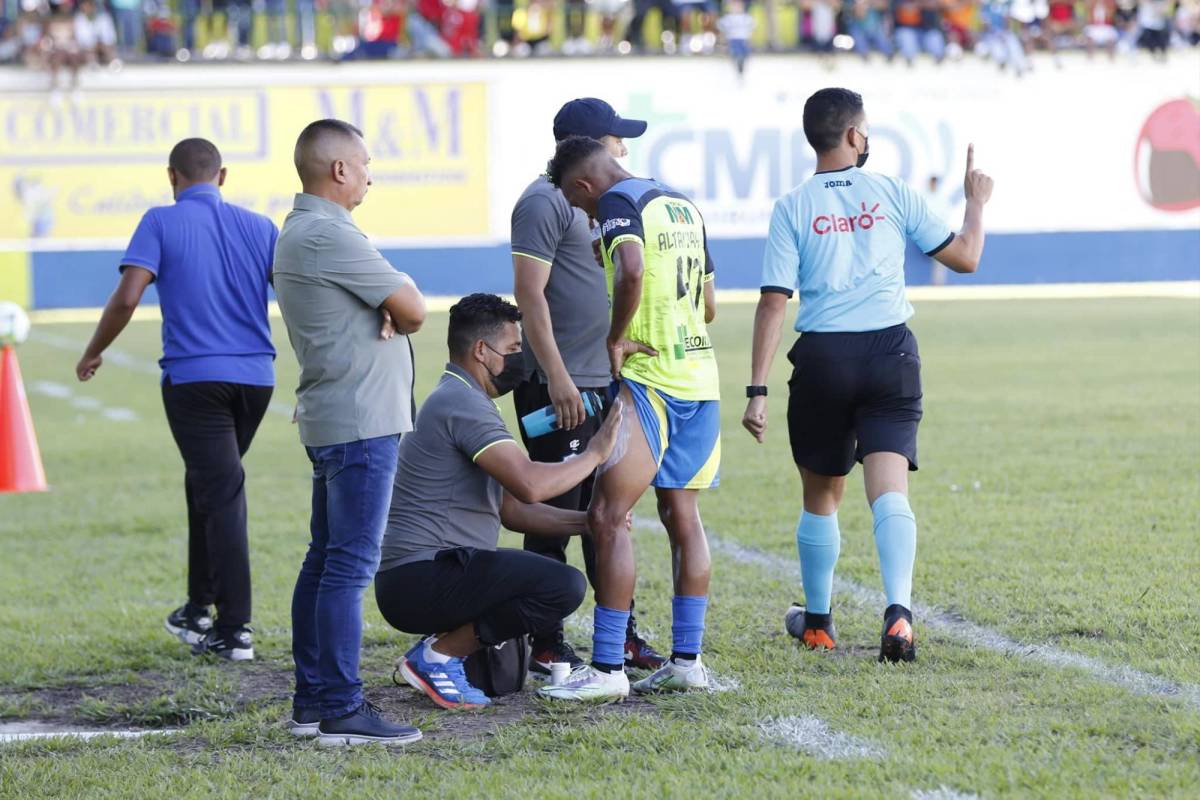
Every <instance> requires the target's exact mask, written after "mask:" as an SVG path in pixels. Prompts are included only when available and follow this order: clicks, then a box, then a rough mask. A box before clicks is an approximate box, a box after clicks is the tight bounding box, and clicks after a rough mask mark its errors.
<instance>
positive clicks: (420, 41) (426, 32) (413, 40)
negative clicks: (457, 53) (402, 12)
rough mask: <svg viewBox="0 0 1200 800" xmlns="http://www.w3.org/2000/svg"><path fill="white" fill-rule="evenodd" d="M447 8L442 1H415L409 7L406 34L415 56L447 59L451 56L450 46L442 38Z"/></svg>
mask: <svg viewBox="0 0 1200 800" xmlns="http://www.w3.org/2000/svg"><path fill="white" fill-rule="evenodd" d="M445 13H446V7H445V6H444V5H443V4H442V0H415V2H413V3H412V4H411V5H410V6H409V13H408V19H407V20H405V32H406V33H407V34H408V44H409V47H410V48H411V51H412V53H413V54H414V55H430V56H437V57H438V58H446V57H448V56H450V55H451V52H452V51H451V49H450V45H449V44H447V43H446V40H445V39H443V38H442V20H443V17H444V16H445Z"/></svg>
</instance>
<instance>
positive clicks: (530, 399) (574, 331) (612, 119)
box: [512, 97, 664, 675]
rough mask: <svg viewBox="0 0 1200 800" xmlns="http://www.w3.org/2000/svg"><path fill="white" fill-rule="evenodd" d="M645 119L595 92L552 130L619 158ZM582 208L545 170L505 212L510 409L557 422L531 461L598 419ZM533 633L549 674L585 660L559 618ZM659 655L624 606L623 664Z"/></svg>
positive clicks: (537, 442)
mask: <svg viewBox="0 0 1200 800" xmlns="http://www.w3.org/2000/svg"><path fill="white" fill-rule="evenodd" d="M645 131H646V123H645V122H643V121H641V120H634V119H621V117H619V116H617V112H615V111H614V110H613V108H612V106H610V105H609V104H608V103H606V102H604V101H603V100H597V99H595V98H590V97H589V98H583V99H580V100H572V101H570V102H569V103H567V104H566V105H564V106H563V107H562V108H561V109H560V110H559V112H558V114H557V115H556V116H555V117H554V139H555V141H562V140H563V139H565V138H567V137H568V136H588V137H591V138H593V139H596V140H597V141H599V142H600V143H601V144H603V145H604V148H605V150H607V151H608V152H609V153H610V154H611V155H612V156H613V157H614V158H622V157H624V156H625V155H626V154H627V153H628V152H629V151H628V150H626V149H625V143H624V141H623V139H624V138H627V137H634V136H641V135H642V134H643V133H644V132H645ZM592 243H593V237H592V232H591V230H590V225H589V222H588V216H587V214H585V213H583V212H582V211H580V210H579V209H577V208H572V207H571V205H570V204H569V203H568V202H567V200H566V198H565V197H563V194H562V192H560V191H559V190H558V189H557V188H556V187H555V186H553V185H552V184H551V183H550V181H549V180H548V179H547V178H546V176H545V175H539V176H538V177H537V179H536V180H534V181H533V183H531V184H529V186H528V187H527V188H526V189H525V192H524V193H523V194H522V195H521V198H520V199H519V200H517V204H516V206H515V207H514V208H513V212H512V250H513V254H512V255H513V276H514V281H513V283H514V287H513V294H514V295H515V296H516V298H517V305H518V306H519V307H520V310H521V315H522V317H523V320H524V325H523V326H522V327H523V334H524V338H525V347H524V352H525V376H526V379H525V380H524V381H523V382H522V383H521V384H520V385H519V386H517V388H516V389H515V390H514V391H513V401H514V405H515V406H516V411H517V418H518V419H520V418H521V417H523V416H525V415H526V414H529V413H531V412H534V411H537V410H538V409H540V408H545V407H546V406H548V405H553V406H554V412H555V414H556V416H557V417H558V423H559V424H558V428H557V429H556V430H553V431H551V432H550V433H548V434H545V435H543V436H538V437H535V438H530V437H528V436H526V434H525V431H524V429H523V428H522V430H521V439H522V441H524V443H525V447H526V449H528V450H529V457H530V458H531V459H533V460H534V461H540V462H546V463H556V462H559V461H564V460H566V459H568V458H574V457H575V456H578V455H579V454H580V453H582V452H583V451H584V449H585V448H586V447H587V446H588V440H589V439H590V438H591V437H592V436H593V435H594V434H595V432H596V431H597V430H599V428H600V418H599V416H598V415H597V416H592V417H589V416H587V414H586V413H585V412H584V407H583V399H582V397H581V393H582V392H589V391H590V392H594V393H596V394H597V395H598V396H603V395H604V393H605V392H606V390H607V387H608V384H609V381H610V380H611V376H610V375H609V366H608V354H607V352H606V351H605V349H604V336H605V334H606V333H607V332H608V322H609V313H608V311H609V310H608V287H607V285H606V283H605V278H604V269H603V268H602V267H601V266H600V265H598V264H597V263H596V259H595V255H594V253H593V249H592ZM591 497H592V478H591V477H590V476H589V477H588V478H587V479H586V480H584V481H583V482H582V483H581V484H579V485H577V486H572V487H571V489H570V490H569V491H567V492H566V493H564V494H562V495H560V496H558V497H554V498H551V499H550V500H547V501H546V502H547V503H548V504H549V505H552V506H556V507H558V508H565V509H571V510H584V509H586V508H587V507H588V503H589V502H590V501H591ZM569 541H570V539H569V538H568V537H566V536H526V537H525V549H526V550H529V551H531V552H534V553H540V554H541V555H544V556H548V557H550V558H553V559H555V560H556V561H560V562H562V563H564V564H565V563H566V561H567V542H569ZM580 544H581V545H582V548H583V560H584V564H585V566H586V568H587V573H588V578H589V579H590V580H591V582H592V585H593V586H594V585H595V560H596V559H595V549H594V547H593V545H592V538H591V536H590V535H588V534H587V533H586V532H585V533H584V535H583V536H581V537H580ZM530 638H531V642H530V644H531V645H532V647H531V650H532V661H533V664H532V666H531V669H532V670H533V671H534V672H537V673H540V674H543V675H548V674H550V664H551V662H555V661H559V662H567V663H569V664H570V665H571V666H572V667H575V666H578V665H579V664H581V663H583V662H582V661H581V660H580V658H579V656H577V655H575V650H574V648H572V647H571V645H569V644H568V643H567V642H566V641H564V639H563V624H562V620H561V619H560V620H557V621H556V622H555V623H554V624H553V625H551V626H549V627H547V629H546V630H544V631H537V632H535V633H534V635H533V636H532V637H530ZM663 660H664V659H663V657H662V656H660V655H659V654H658V653H656V652H655V651H654V649H653V648H652V647H650V645H648V644H647V643H646V642H645V641H644V640H643V639H642V638H641V637H640V636H639V635H638V632H637V625H636V622H635V620H634V616H633V610H632V607H631V608H630V614H629V625H628V627H627V629H626V631H625V666H627V667H631V668H633V669H648V670H654V669H658V668H659V667H661V666H662V665H663Z"/></svg>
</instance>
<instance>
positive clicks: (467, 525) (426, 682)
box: [375, 294, 621, 709]
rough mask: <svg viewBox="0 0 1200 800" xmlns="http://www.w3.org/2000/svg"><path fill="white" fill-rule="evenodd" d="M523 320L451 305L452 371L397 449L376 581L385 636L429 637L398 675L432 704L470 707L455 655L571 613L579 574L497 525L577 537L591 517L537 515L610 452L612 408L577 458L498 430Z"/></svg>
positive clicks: (469, 302) (467, 302)
mask: <svg viewBox="0 0 1200 800" xmlns="http://www.w3.org/2000/svg"><path fill="white" fill-rule="evenodd" d="M520 319H521V312H520V311H518V310H517V308H516V307H515V306H513V305H511V304H510V303H506V302H505V301H503V300H501V299H500V298H499V297H496V296H495V295H492V294H473V295H469V296H467V297H464V298H463V299H462V300H460V301H459V302H458V303H456V304H455V305H454V306H453V307H452V308H451V309H450V331H449V335H448V336H447V339H448V344H449V348H450V363H449V364H447V365H446V370H445V372H443V373H442V379H441V381H440V382H439V383H438V385H437V388H436V389H434V390H433V393H432V394H430V395H429V397H428V399H426V401H425V404H424V405H423V406H422V407H421V413H420V414H419V415H418V417H417V425H416V430H415V431H414V432H413V433H410V434H408V435H407V436H405V437H404V439H403V441H401V443H400V466H399V467H398V468H397V470H396V481H395V486H394V488H393V490H392V509H391V513H390V514H389V516H388V526H387V532H386V533H385V534H384V537H383V558H382V561H381V562H380V565H379V567H380V570H379V574H377V575H376V576H375V599H376V600H377V601H378V603H379V610H380V612H381V613H382V614H383V617H384V619H386V620H387V621H388V622H389V623H390V624H391V625H392V626H394V627H396V628H397V629H399V630H402V631H406V632H408V633H422V634H429V636H427V638H425V639H423V640H421V641H419V642H417V643H416V645H415V646H413V647H412V649H410V650H409V651H408V653H406V654H405V657H404V660H403V661H402V662H401V665H400V672H401V674H402V675H403V676H404V678H405V680H407V681H408V683H409V684H410V685H412V686H413V687H415V688H416V689H419V690H420V691H422V692H424V693H425V694H427V695H428V696H429V698H430V699H431V700H433V702H434V703H436V704H437V705H439V706H441V707H442V708H449V709H460V708H478V707H480V706H485V705H487V704H488V703H489V702H490V700H489V699H488V697H487V695H485V694H484V693H483V692H481V691H479V689H477V688H476V687H474V686H472V685H471V684H470V683H469V682H468V681H467V677H466V674H465V673H464V671H463V659H464V658H466V657H467V656H469V655H470V654H471V653H473V652H475V651H476V650H478V649H479V648H481V647H484V646H495V645H499V644H503V643H504V642H507V641H508V640H510V639H513V638H515V637H517V636H523V635H525V634H527V633H532V632H534V631H539V630H546V629H548V628H551V627H553V626H554V625H555V624H557V623H559V622H561V620H562V618H563V617H565V616H566V615H567V614H570V613H571V612H573V611H574V610H575V609H577V608H578V607H579V604H580V602H582V601H583V593H584V591H585V590H586V588H587V584H586V583H585V581H584V578H583V575H581V574H580V572H579V570H577V569H575V568H573V567H570V566H567V565H566V564H564V563H562V562H560V561H557V560H555V559H549V558H543V557H542V556H540V555H537V554H536V553H530V552H526V551H523V550H508V549H497V543H498V541H499V537H500V525H501V523H503V524H504V526H505V527H506V528H508V529H509V530H513V531H517V532H520V533H525V534H526V535H527V536H554V537H560V536H562V535H563V534H567V535H577V534H582V533H584V531H585V530H586V526H587V514H586V513H584V512H583V511H578V510H574V509H562V508H554V507H552V506H549V505H542V501H543V500H546V499H547V498H551V497H556V496H561V495H562V494H563V493H564V492H565V491H567V490H568V489H570V488H571V487H573V486H577V485H578V484H579V483H580V482H581V481H583V480H585V479H586V478H588V477H589V476H590V475H591V474H592V472H593V471H594V470H595V469H596V467H597V466H599V465H600V464H601V463H602V462H603V461H604V459H606V458H607V457H608V455H609V453H610V452H611V451H612V448H613V443H614V442H615V441H616V432H617V426H618V425H620V422H621V409H620V407H617V408H614V409H613V411H612V412H611V413H610V414H609V415H608V419H607V420H606V421H605V423H604V425H603V426H602V427H601V428H600V429H599V430H598V431H597V432H596V433H595V435H594V436H592V438H591V441H590V442H589V443H588V446H587V447H586V448H585V449H584V450H583V451H582V452H580V453H578V454H577V455H576V457H575V458H569V459H566V460H563V461H556V462H554V463H551V464H546V463H538V462H532V461H530V460H529V458H528V457H527V456H526V455H525V451H524V450H522V449H521V447H520V445H518V444H517V443H516V442H515V441H514V440H513V437H512V434H511V433H509V432H508V428H507V427H505V425H504V420H503V419H502V418H501V416H500V409H499V406H497V405H496V402H495V398H497V397H500V396H501V395H505V394H507V393H508V392H510V391H512V390H513V387H514V386H516V385H517V382H518V381H520V380H521V377H522V375H523V374H524V372H525V359H524V356H523V355H522V353H521V332H520V329H519V328H518V326H517V323H518V322H519V321H520Z"/></svg>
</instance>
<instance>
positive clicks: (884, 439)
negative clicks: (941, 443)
mask: <svg viewBox="0 0 1200 800" xmlns="http://www.w3.org/2000/svg"><path fill="white" fill-rule="evenodd" d="M788 360H789V361H791V362H792V377H791V379H790V380H789V381H788V434H789V438H790V439H791V444H792V458H794V459H795V461H796V464H797V465H798V466H801V467H804V468H805V469H807V470H810V471H812V472H815V473H817V474H819V475H845V474H847V473H848V472H850V470H851V469H852V468H853V467H854V462H855V461H860V462H861V461H862V460H863V457H864V456H867V455H870V454H871V453H899V454H900V455H902V456H904V457H905V458H907V459H908V468H909V469H910V470H915V469H916V468H917V425H918V423H920V421H921V358H920V355H919V354H918V353H917V338H916V337H915V336H913V333H912V331H910V330H909V329H908V326H907V325H904V324H900V325H895V326H893V327H891V328H884V329H883V330H880V331H868V332H865V333H805V334H802V335H801V336H800V338H799V339H797V340H796V344H795V345H794V346H793V347H792V349H791V351H789V352H788Z"/></svg>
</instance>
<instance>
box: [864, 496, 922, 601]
mask: <svg viewBox="0 0 1200 800" xmlns="http://www.w3.org/2000/svg"><path fill="white" fill-rule="evenodd" d="M871 513H872V514H874V515H875V547H876V549H878V550H879V571H880V572H881V573H882V574H883V591H884V593H885V594H886V595H887V602H888V605H889V606H891V605H896V604H899V605H902V606H904V607H905V608H907V609H909V610H910V611H911V610H912V575H913V561H915V560H916V557H917V518H916V517H914V516H913V512H912V507H911V506H910V505H909V504H908V498H907V497H905V496H904V495H903V494H901V493H900V492H888V493H887V494H881V495H879V497H878V498H876V499H875V502H874V503H872V504H871Z"/></svg>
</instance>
